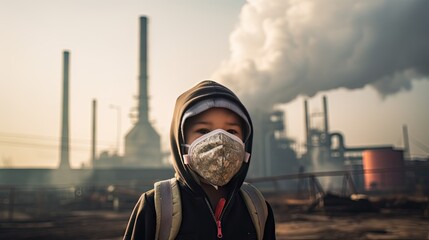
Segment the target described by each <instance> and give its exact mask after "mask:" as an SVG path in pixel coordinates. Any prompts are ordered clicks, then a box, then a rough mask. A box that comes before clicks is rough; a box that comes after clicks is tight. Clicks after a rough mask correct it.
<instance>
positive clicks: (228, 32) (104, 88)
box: [0, 0, 429, 167]
mask: <svg viewBox="0 0 429 240" xmlns="http://www.w3.org/2000/svg"><path fill="white" fill-rule="evenodd" d="M317 2H318V1H315V2H314V1H292V0H289V1H278V0H271V1H249V2H246V1H244V0H241V1H230V0H216V1H201V0H183V1H159V0H158V1H143V0H139V1H130V0H126V1H119V0H117V1H113V0H111V1H95V0H94V1H76V0H73V1H61V0H59V1H57V0H55V1H54V0H44V1H43V0H39V1H31V0H28V1H23V0H13V1H12V0H10V1H8V0H1V1H0V36H1V38H0V66H1V67H0V94H1V101H0V166H9V167H10V166H11V167H56V166H57V165H58V164H59V137H60V123H61V88H62V53H63V51H64V50H68V51H70V137H71V150H72V152H71V156H70V157H71V165H72V166H73V167H79V166H81V164H82V163H85V164H86V163H87V162H88V161H89V159H90V142H91V141H90V139H91V102H92V100H93V99H97V103H98V129H97V131H98V133H97V136H98V143H99V146H98V152H101V151H103V150H108V151H110V152H113V151H115V150H116V145H117V132H118V127H117V126H118V120H117V116H118V113H120V121H119V125H120V128H119V130H120V133H121V136H120V141H121V142H120V153H122V152H123V136H124V135H125V134H126V133H127V132H128V131H129V130H130V129H131V126H132V122H131V120H130V117H129V114H130V113H131V112H132V110H133V108H134V107H136V106H137V102H136V100H135V96H136V95H137V86H138V85H137V78H138V68H137V65H138V41H139V37H138V34H139V32H138V31H139V17H140V16H142V15H146V16H148V17H149V95H150V103H149V104H150V113H149V117H150V119H151V121H152V123H153V124H154V126H155V128H156V129H157V131H158V132H159V133H160V134H161V137H162V143H163V148H164V150H165V151H168V150H169V149H168V148H169V145H168V133H169V126H170V121H171V114H172V111H173V106H174V102H175V99H176V97H177V96H178V95H179V94H180V93H181V92H183V91H185V90H186V89H188V88H189V87H191V86H193V85H194V84H196V83H197V82H199V81H200V80H203V79H208V78H213V77H215V78H216V79H215V80H219V81H220V80H221V81H222V82H223V83H225V84H226V85H228V86H230V87H231V88H233V89H234V90H236V91H237V92H238V93H239V94H240V96H243V99H244V100H245V102H246V103H247V104H249V105H250V104H255V102H254V101H251V100H250V99H256V100H257V101H256V102H258V103H261V106H259V107H262V108H263V107H266V106H267V105H270V104H271V103H272V102H283V103H286V104H283V105H282V106H281V108H282V109H285V111H286V124H287V134H288V136H289V137H291V138H293V139H295V140H296V141H298V143H302V142H303V140H304V135H303V130H304V113H303V99H304V98H306V96H312V97H311V98H309V109H310V111H312V112H317V111H321V110H322V96H323V95H326V96H327V98H328V108H329V121H330V122H329V123H330V128H331V130H332V131H340V132H342V133H343V134H344V135H345V143H346V145H347V146H368V145H393V146H395V147H398V148H402V147H403V136H402V126H403V125H404V124H406V125H407V126H408V132H409V137H410V144H411V153H412V154H413V155H414V156H428V155H429V127H428V122H429V110H428V109H429V108H428V107H427V103H429V81H428V75H429V74H428V73H429V70H428V69H429V67H428V63H429V61H428V57H429V47H428V42H429V38H428V37H427V36H426V34H429V33H428V31H427V30H426V31H422V29H425V28H423V27H422V26H424V24H425V23H427V22H428V21H426V20H427V19H426V18H425V17H424V16H423V15H422V14H421V12H427V10H429V9H428V4H425V3H424V2H425V1H414V0H410V1H393V0H392V1H381V0H379V1H359V2H360V3H361V4H356V3H354V2H355V1H343V3H342V4H336V3H335V2H329V1H323V3H326V4H324V5H321V4H320V3H317ZM362 2H363V3H362ZM374 2H375V3H374ZM422 2H423V3H422ZM426 15H427V14H426ZM217 78H219V79H217ZM220 78H222V79H220ZM249 96H252V97H251V98H249ZM110 105H114V106H118V107H119V109H120V111H118V110H117V109H118V107H116V108H111V107H109V106H110ZM315 124H317V123H315ZM298 146H300V148H302V144H299V145H298Z"/></svg>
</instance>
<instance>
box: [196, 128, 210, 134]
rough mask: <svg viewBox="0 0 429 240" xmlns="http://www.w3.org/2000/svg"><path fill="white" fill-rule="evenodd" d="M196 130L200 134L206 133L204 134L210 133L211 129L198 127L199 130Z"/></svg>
mask: <svg viewBox="0 0 429 240" xmlns="http://www.w3.org/2000/svg"><path fill="white" fill-rule="evenodd" d="M196 132H197V133H199V134H202V135H204V134H207V133H209V132H210V130H209V129H207V128H200V129H197V131H196Z"/></svg>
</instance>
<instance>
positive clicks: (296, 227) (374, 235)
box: [0, 211, 429, 240]
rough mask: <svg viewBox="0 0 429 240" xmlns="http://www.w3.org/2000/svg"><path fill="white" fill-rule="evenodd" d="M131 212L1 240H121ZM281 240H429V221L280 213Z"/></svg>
mask: <svg viewBox="0 0 429 240" xmlns="http://www.w3.org/2000/svg"><path fill="white" fill-rule="evenodd" d="M128 217H129V213H128V212H119V213H118V212H113V211H96V212H84V211H81V212H73V214H71V215H69V216H63V217H57V218H50V219H45V220H38V221H31V220H28V219H27V220H16V221H13V222H10V221H3V220H2V221H1V222H0V239H2V240H21V239H64V240H68V239H104V240H110V239H112V240H113V239H114V240H119V239H122V234H123V232H124V229H125V225H126V223H127V220H128ZM276 218H277V225H276V228H277V239H280V240H281V239H348V240H350V239H425V240H427V239H429V219H428V218H426V217H424V216H423V215H421V214H418V213H413V212H406V211H405V212H404V211H403V212H389V211H385V212H378V213H354V214H336V215H335V216H332V215H331V216H328V215H326V214H324V213H312V214H308V213H286V212H285V213H278V214H277V216H276Z"/></svg>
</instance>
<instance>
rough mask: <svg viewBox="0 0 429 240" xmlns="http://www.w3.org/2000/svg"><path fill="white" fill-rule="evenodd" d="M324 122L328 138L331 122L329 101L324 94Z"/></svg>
mask: <svg viewBox="0 0 429 240" xmlns="http://www.w3.org/2000/svg"><path fill="white" fill-rule="evenodd" d="M323 122H324V125H325V126H324V129H323V130H324V132H325V137H326V138H328V133H329V122H328V102H327V100H326V96H323Z"/></svg>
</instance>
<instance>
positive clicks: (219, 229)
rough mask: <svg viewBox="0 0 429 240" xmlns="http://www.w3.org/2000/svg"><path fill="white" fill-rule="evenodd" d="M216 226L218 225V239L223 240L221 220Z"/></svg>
mask: <svg viewBox="0 0 429 240" xmlns="http://www.w3.org/2000/svg"><path fill="white" fill-rule="evenodd" d="M216 225H217V238H222V237H223V235H222V224H221V222H220V220H217V221H216Z"/></svg>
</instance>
